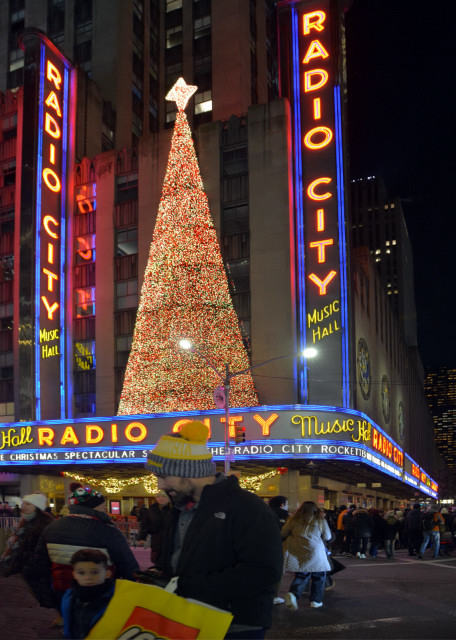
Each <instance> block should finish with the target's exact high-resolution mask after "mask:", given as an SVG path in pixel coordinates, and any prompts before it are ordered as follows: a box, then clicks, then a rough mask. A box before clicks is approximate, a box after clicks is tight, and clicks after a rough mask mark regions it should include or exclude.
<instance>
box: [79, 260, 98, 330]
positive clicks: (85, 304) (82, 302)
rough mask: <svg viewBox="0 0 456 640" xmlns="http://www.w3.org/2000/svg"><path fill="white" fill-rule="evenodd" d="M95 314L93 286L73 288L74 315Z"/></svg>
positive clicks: (81, 316) (82, 316)
mask: <svg viewBox="0 0 456 640" xmlns="http://www.w3.org/2000/svg"><path fill="white" fill-rule="evenodd" d="M79 268H80V267H79ZM94 315H95V287H81V288H78V289H75V290H74V316H75V318H84V317H86V316H94Z"/></svg>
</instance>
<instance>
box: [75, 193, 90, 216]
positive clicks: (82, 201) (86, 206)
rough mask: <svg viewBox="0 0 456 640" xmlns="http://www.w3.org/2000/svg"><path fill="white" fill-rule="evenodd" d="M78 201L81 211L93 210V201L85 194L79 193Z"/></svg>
mask: <svg viewBox="0 0 456 640" xmlns="http://www.w3.org/2000/svg"><path fill="white" fill-rule="evenodd" d="M76 201H77V203H78V209H79V211H80V212H81V213H88V212H89V211H93V207H92V203H91V202H90V200H87V199H86V198H84V196H81V195H77V196H76Z"/></svg>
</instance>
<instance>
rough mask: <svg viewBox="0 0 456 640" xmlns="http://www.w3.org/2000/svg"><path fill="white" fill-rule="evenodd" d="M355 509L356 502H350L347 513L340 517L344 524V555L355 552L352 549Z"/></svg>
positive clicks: (350, 554)
mask: <svg viewBox="0 0 456 640" xmlns="http://www.w3.org/2000/svg"><path fill="white" fill-rule="evenodd" d="M355 509H356V504H351V505H350V506H349V507H348V509H347V513H345V514H344V516H343V518H342V522H343V525H344V529H345V533H344V536H345V537H344V554H345V555H346V556H353V555H354V554H355V550H354V548H353V547H354V539H355V529H354V527H353V512H354V511H355Z"/></svg>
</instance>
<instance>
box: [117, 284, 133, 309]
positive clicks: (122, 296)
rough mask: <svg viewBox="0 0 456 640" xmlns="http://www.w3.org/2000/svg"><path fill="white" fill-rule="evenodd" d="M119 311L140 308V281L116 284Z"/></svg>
mask: <svg viewBox="0 0 456 640" xmlns="http://www.w3.org/2000/svg"><path fill="white" fill-rule="evenodd" d="M116 302H117V309H118V310H120V309H131V308H133V307H135V308H136V307H137V306H138V281H137V279H136V278H135V279H133V280H124V281H123V282H117V283H116Z"/></svg>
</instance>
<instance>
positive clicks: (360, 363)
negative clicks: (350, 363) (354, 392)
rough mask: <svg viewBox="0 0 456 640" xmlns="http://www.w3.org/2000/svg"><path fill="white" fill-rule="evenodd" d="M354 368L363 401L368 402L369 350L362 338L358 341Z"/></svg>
mask: <svg viewBox="0 0 456 640" xmlns="http://www.w3.org/2000/svg"><path fill="white" fill-rule="evenodd" d="M356 366H357V370H358V384H359V388H360V390H361V393H362V396H363V398H364V400H368V399H369V397H370V393H371V365H370V356H369V349H368V347H367V342H366V341H365V340H364V338H360V339H359V340H358V351H357V354H356Z"/></svg>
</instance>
